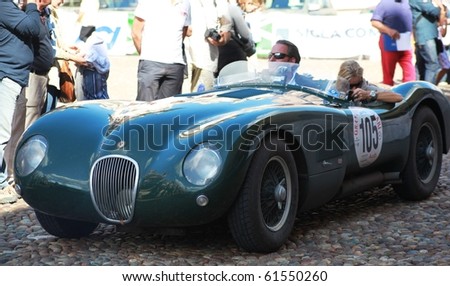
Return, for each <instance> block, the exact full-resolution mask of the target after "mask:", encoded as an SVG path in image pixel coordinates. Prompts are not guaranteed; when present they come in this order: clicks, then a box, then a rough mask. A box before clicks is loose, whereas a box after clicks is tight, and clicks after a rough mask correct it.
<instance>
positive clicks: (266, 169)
mask: <svg viewBox="0 0 450 286" xmlns="http://www.w3.org/2000/svg"><path fill="white" fill-rule="evenodd" d="M272 141H274V142H273V143H272V142H270V138H268V139H266V140H264V142H263V143H265V144H262V145H261V147H260V148H259V149H258V150H257V151H256V153H255V154H254V157H253V160H252V163H251V165H250V168H249V170H248V173H247V177H246V179H245V181H244V184H243V186H242V188H241V191H240V193H239V196H238V198H237V201H236V202H235V204H234V205H233V207H232V209H231V211H230V213H229V216H228V224H229V227H230V230H231V233H232V235H233V238H234V240H235V241H236V243H237V244H238V245H239V246H240V247H242V248H243V249H245V250H247V251H250V252H253V251H254V252H273V251H276V250H278V249H279V248H280V247H281V246H282V245H283V244H284V243H285V242H286V240H287V239H288V237H289V235H290V233H291V231H292V228H293V226H294V222H295V218H296V213H297V204H298V175H297V168H296V165H295V160H294V157H293V155H292V153H291V151H289V148H288V146H287V145H286V143H285V142H284V141H281V140H278V139H274V138H272ZM267 146H269V148H267Z"/></svg>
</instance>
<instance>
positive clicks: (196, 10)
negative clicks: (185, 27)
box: [188, 0, 231, 91]
mask: <svg viewBox="0 0 450 286" xmlns="http://www.w3.org/2000/svg"><path fill="white" fill-rule="evenodd" d="M190 2H191V15H192V16H191V26H190V30H191V31H192V35H191V36H190V37H189V49H188V50H189V55H190V59H191V68H192V71H191V91H197V90H204V89H210V88H212V87H213V85H214V75H215V73H216V72H217V63H218V57H219V49H218V47H219V46H223V45H225V44H226V43H227V42H228V41H229V40H230V37H231V35H230V30H231V17H230V13H229V10H228V2H227V1H226V0H215V1H212V0H208V1H205V0H190Z"/></svg>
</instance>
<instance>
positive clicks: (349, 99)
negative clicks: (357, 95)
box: [347, 90, 354, 101]
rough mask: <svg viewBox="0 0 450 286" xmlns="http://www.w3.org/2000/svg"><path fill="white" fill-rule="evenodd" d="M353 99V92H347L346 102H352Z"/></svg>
mask: <svg viewBox="0 0 450 286" xmlns="http://www.w3.org/2000/svg"><path fill="white" fill-rule="evenodd" d="M353 99H354V97H353V90H349V91H347V100H348V101H353Z"/></svg>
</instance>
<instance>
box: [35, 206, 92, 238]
mask: <svg viewBox="0 0 450 286" xmlns="http://www.w3.org/2000/svg"><path fill="white" fill-rule="evenodd" d="M34 212H35V214H36V218H37V219H38V221H39V223H40V224H41V226H42V227H43V228H44V229H45V230H46V231H47V232H48V233H50V234H51V235H54V236H57V237H61V238H80V237H84V236H88V235H89V234H91V233H92V232H93V231H94V230H95V229H96V228H97V226H98V223H90V222H85V221H78V220H71V219H65V218H60V217H55V216H51V215H47V214H44V213H41V212H39V211H37V210H35V211H34Z"/></svg>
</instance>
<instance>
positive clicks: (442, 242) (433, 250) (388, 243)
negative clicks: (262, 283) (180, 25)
mask: <svg viewBox="0 0 450 286" xmlns="http://www.w3.org/2000/svg"><path fill="white" fill-rule="evenodd" d="M123 72H124V73H126V72H127V71H126V70H123ZM115 91H117V89H115ZM449 166H450V155H446V156H444V160H443V166H442V171H441V177H440V180H439V183H438V186H437V188H436V190H435V192H434V194H433V195H432V196H431V197H430V198H429V199H427V200H424V201H421V202H408V201H403V200H401V199H399V198H398V197H397V196H396V194H395V192H394V191H393V190H392V188H390V187H389V186H387V187H384V188H382V189H372V190H369V191H367V192H365V193H361V194H357V195H354V196H351V197H349V198H347V199H344V200H339V201H336V202H332V203H329V204H327V205H325V206H323V207H321V208H319V209H317V210H315V211H311V212H307V213H302V214H300V215H299V218H298V220H297V222H296V224H295V228H294V230H293V232H292V234H291V236H290V238H289V240H288V242H287V243H286V244H285V245H284V246H283V247H282V248H281V249H280V250H278V251H277V252H274V253H270V254H256V253H247V252H244V251H242V250H241V249H239V248H238V247H237V246H236V244H235V243H234V241H233V239H232V237H231V234H230V233H229V232H228V230H227V228H226V227H224V226H222V225H220V224H216V225H213V226H211V227H204V228H198V229H195V230H192V231H190V232H189V233H187V234H186V235H182V236H161V235H155V234H151V233H146V232H141V233H124V232H120V231H117V230H116V228H115V227H114V226H107V225H101V226H100V228H99V229H97V230H96V231H95V232H94V234H92V235H91V236H89V237H87V238H82V239H58V238H56V237H54V236H51V235H49V234H47V233H46V232H45V231H44V230H43V229H42V228H41V227H40V225H39V223H38V222H37V220H36V217H35V215H34V212H33V211H32V209H31V208H30V207H29V206H28V205H27V204H26V203H25V202H24V201H23V200H19V202H18V203H15V204H11V205H0V265H162V266H165V265H238V266H239V265H310V266H314V265H321V266H324V265H450V169H449Z"/></svg>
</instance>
